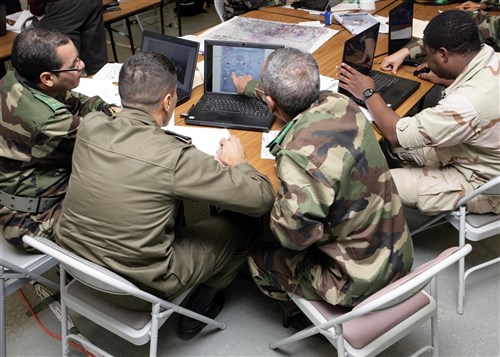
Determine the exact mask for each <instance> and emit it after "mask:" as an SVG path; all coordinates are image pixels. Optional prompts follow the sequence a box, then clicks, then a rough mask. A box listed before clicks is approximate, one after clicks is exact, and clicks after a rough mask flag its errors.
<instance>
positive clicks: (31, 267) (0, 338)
mask: <svg viewBox="0 0 500 357" xmlns="http://www.w3.org/2000/svg"><path fill="white" fill-rule="evenodd" d="M57 263H58V262H57V260H55V259H53V258H52V257H49V256H47V255H45V254H29V253H25V252H24V251H22V250H20V249H17V248H15V247H14V246H13V245H12V244H10V243H9V242H7V241H6V240H5V239H4V238H3V237H2V236H0V346H1V347H0V356H1V357H3V356H6V355H7V345H6V338H5V334H6V327H5V299H6V297H7V296H9V295H10V294H12V293H13V292H15V291H16V290H17V289H19V288H21V287H22V286H24V285H25V284H26V283H28V282H30V281H31V280H35V281H38V282H39V283H41V284H43V285H46V286H48V287H51V288H53V289H55V290H57V291H58V290H59V285H58V284H57V283H55V282H53V281H51V280H49V279H46V278H44V277H42V276H40V275H41V274H43V273H45V272H46V271H47V270H49V269H50V268H52V267H54V266H55V265H57Z"/></svg>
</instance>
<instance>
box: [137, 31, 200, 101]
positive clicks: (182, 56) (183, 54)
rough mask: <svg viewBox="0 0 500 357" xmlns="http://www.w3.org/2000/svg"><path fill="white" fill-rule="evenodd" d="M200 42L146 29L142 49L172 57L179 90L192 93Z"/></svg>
mask: <svg viewBox="0 0 500 357" xmlns="http://www.w3.org/2000/svg"><path fill="white" fill-rule="evenodd" d="M198 48H199V43H198V42H195V41H189V40H185V39H182V38H178V37H173V36H166V35H161V34H158V33H154V32H149V31H144V32H143V37H142V44H141V51H142V52H144V51H149V52H156V53H161V54H162V55H164V56H166V57H167V58H168V59H170V60H171V61H172V62H173V63H174V64H175V68H176V72H177V91H178V92H179V91H182V92H184V93H189V94H190V93H191V89H192V86H193V79H194V72H195V70H196V61H197V59H198Z"/></svg>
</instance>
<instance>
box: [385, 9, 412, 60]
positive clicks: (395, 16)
mask: <svg viewBox="0 0 500 357" xmlns="http://www.w3.org/2000/svg"><path fill="white" fill-rule="evenodd" d="M412 32H413V1H412V0H406V1H404V2H403V3H402V4H400V5H398V6H397V7H395V8H394V9H392V10H391V11H390V12H389V50H388V54H393V53H394V52H396V51H398V50H400V49H401V48H402V47H403V46H405V45H406V44H407V43H408V42H410V41H411V36H412Z"/></svg>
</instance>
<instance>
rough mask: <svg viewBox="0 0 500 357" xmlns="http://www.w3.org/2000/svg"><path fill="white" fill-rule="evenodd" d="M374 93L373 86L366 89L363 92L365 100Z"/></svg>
mask: <svg viewBox="0 0 500 357" xmlns="http://www.w3.org/2000/svg"><path fill="white" fill-rule="evenodd" d="M373 93H375V91H374V90H373V88H369V89H366V90H365V91H364V92H363V98H364V99H365V100H367V99H368V98H370V97H371V96H372V95H373Z"/></svg>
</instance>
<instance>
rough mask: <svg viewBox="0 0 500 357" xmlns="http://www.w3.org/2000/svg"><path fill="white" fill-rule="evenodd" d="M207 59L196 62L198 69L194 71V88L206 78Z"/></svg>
mask: <svg viewBox="0 0 500 357" xmlns="http://www.w3.org/2000/svg"><path fill="white" fill-rule="evenodd" d="M204 72H205V61H200V62H198V63H196V71H195V72H194V80H193V88H196V87H198V86H199V85H201V84H203V78H205V73H204Z"/></svg>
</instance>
